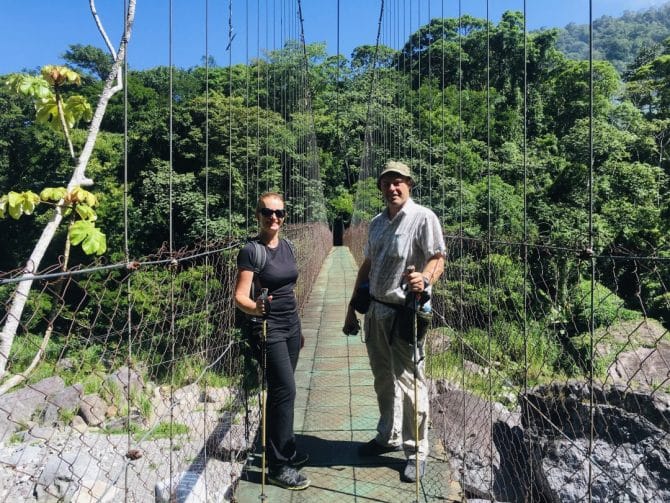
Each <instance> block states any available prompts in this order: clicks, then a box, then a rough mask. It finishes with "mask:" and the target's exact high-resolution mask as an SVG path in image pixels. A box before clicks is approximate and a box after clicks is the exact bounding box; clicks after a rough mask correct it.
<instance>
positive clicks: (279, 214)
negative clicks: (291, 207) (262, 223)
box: [261, 208, 286, 218]
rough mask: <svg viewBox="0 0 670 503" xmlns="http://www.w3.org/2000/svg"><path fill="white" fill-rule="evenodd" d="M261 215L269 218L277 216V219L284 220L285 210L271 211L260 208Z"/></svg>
mask: <svg viewBox="0 0 670 503" xmlns="http://www.w3.org/2000/svg"><path fill="white" fill-rule="evenodd" d="M261 215H263V216H264V217H266V218H270V217H271V216H272V215H277V218H284V217H285V216H286V210H271V209H270V208H261Z"/></svg>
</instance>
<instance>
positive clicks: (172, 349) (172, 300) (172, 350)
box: [168, 0, 176, 477]
mask: <svg viewBox="0 0 670 503" xmlns="http://www.w3.org/2000/svg"><path fill="white" fill-rule="evenodd" d="M168 9H169V14H168V40H169V42H168V104H169V105H168V115H169V118H168V122H169V137H168V157H169V161H168V170H169V182H168V185H169V190H168V192H169V196H168V201H169V203H168V204H169V211H170V221H169V227H170V228H169V236H170V245H169V249H170V260H171V262H170V268H169V269H170V327H169V337H170V361H171V364H170V404H174V386H175V380H174V379H175V375H174V374H175V372H174V362H175V360H176V358H175V354H176V352H175V349H176V341H175V323H176V319H175V271H176V267H174V264H173V263H172V260H173V257H174V236H173V218H174V217H173V209H174V208H173V191H172V181H173V180H172V178H173V177H172V172H173V161H174V153H173V146H174V145H173V143H174V137H173V136H174V129H173V116H174V110H173V99H174V87H173V86H174V76H173V73H174V61H173V49H174V48H173V2H172V0H170V1H169V4H168ZM169 430H170V456H169V458H170V459H169V467H170V471H169V474H170V477H172V475H173V473H174V462H173V456H174V454H173V453H174V407H172V406H171V407H170V428H169Z"/></svg>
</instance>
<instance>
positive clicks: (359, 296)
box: [351, 281, 372, 314]
mask: <svg viewBox="0 0 670 503" xmlns="http://www.w3.org/2000/svg"><path fill="white" fill-rule="evenodd" d="M371 300H372V297H370V284H369V283H368V282H367V281H366V282H365V283H361V284H360V285H359V286H358V288H356V291H355V292H354V296H353V298H352V299H351V305H352V306H353V307H354V309H355V310H356V312H358V313H360V314H365V313H367V312H368V309H370V301H371Z"/></svg>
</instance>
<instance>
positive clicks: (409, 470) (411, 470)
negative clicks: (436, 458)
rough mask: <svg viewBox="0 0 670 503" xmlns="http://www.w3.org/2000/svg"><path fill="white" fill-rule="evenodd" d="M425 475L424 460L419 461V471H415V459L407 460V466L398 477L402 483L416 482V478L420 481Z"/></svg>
mask: <svg viewBox="0 0 670 503" xmlns="http://www.w3.org/2000/svg"><path fill="white" fill-rule="evenodd" d="M425 473H426V461H425V460H424V459H420V460H419V469H418V470H417V463H416V460H415V459H408V460H407V464H406V465H405V470H404V471H403V472H402V476H401V477H400V478H401V479H402V481H403V482H416V478H417V476H418V477H419V480H421V479H422V478H423V476H424V474H425Z"/></svg>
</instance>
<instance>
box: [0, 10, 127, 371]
mask: <svg viewBox="0 0 670 503" xmlns="http://www.w3.org/2000/svg"><path fill="white" fill-rule="evenodd" d="M135 2H136V0H129V2H128V11H127V15H126V19H125V21H124V30H123V37H122V39H121V42H120V44H119V50H118V52H115V51H114V49H113V47H112V46H111V44H110V42H109V38H108V37H107V34H106V33H105V30H104V28H103V27H102V23H101V22H100V19H99V17H98V14H97V11H96V9H95V0H89V6H90V8H91V13H92V14H93V18H94V19H95V22H96V24H97V26H98V29H99V30H100V33H101V35H102V37H103V38H104V40H105V44H106V45H107V48H108V49H109V50H110V52H111V53H112V56H113V58H114V64H113V66H112V71H111V72H110V74H109V76H108V77H107V80H106V81H105V86H104V88H103V90H102V94H101V95H100V99H99V100H98V106H97V107H96V109H95V113H94V114H93V119H92V120H91V125H90V126H89V128H88V136H87V138H86V143H85V144H84V148H83V149H82V152H81V155H80V156H79V160H78V162H77V166H76V167H75V169H74V171H73V173H72V177H71V178H70V182H69V183H68V185H67V188H68V191H70V190H72V189H73V188H74V187H76V186H77V185H82V186H88V185H92V184H93V180H91V179H89V178H86V167H87V166H88V162H89V160H90V158H91V154H92V153H93V147H94V146H95V142H96V140H97V138H98V133H99V132H100V124H101V123H102V118H103V116H104V115H105V111H106V109H107V104H108V103H109V100H110V99H111V97H112V96H114V94H116V93H117V92H118V91H120V90H121V89H122V88H123V80H122V78H121V65H122V64H123V61H124V58H125V54H126V45H127V43H128V41H129V40H130V35H131V32H132V27H133V21H134V20H135ZM62 203H63V202H62V201H60V202H59V204H58V205H57V207H56V210H55V211H54V214H53V217H52V218H51V220H50V221H49V223H47V225H46V226H45V228H44V230H43V231H42V235H41V236H40V238H39V240H38V241H37V243H36V244H35V248H34V249H33V252H32V253H31V254H30V258H29V259H28V261H27V263H26V267H25V268H24V270H23V274H24V277H25V279H22V280H21V281H20V282H19V283H18V284H17V287H16V290H15V291H14V294H13V295H12V300H11V305H10V308H9V311H8V312H7V318H6V319H5V325H4V326H3V327H2V332H0V379H1V378H3V377H4V376H5V372H6V370H7V361H8V359H9V354H10V351H11V349H12V344H13V342H14V337H15V336H16V332H17V330H18V326H19V321H20V320H21V315H22V314H23V309H24V308H25V305H26V301H27V300H28V295H29V294H30V289H31V287H32V284H33V278H32V276H33V275H34V274H35V272H36V271H37V270H38V268H39V265H40V262H41V261H42V258H44V254H45V253H46V251H47V248H48V247H49V244H50V243H51V241H52V240H53V237H54V235H55V234H56V230H57V229H58V226H59V225H60V223H61V221H62V220H63V213H62V211H61V205H62Z"/></svg>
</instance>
